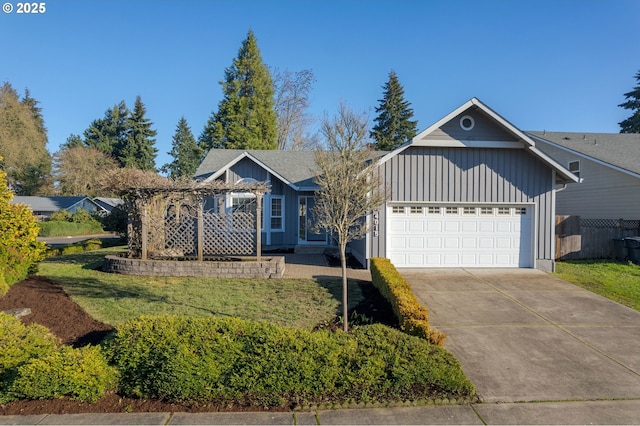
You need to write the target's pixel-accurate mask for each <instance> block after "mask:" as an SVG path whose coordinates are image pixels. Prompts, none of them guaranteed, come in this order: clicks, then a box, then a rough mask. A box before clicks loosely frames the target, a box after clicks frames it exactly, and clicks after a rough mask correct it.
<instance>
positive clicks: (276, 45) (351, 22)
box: [0, 0, 640, 166]
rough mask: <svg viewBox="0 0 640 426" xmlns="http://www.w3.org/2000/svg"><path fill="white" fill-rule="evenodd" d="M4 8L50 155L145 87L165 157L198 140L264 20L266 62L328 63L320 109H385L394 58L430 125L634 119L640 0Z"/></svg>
mask: <svg viewBox="0 0 640 426" xmlns="http://www.w3.org/2000/svg"><path fill="white" fill-rule="evenodd" d="M0 2H1V3H7V2H8V3H11V5H12V6H13V9H14V10H13V12H12V13H8V14H7V13H0V40H1V42H2V49H1V51H0V82H5V81H8V82H9V83H11V84H12V86H13V87H14V88H15V89H17V90H18V91H19V92H20V93H23V92H24V89H25V88H27V87H28V88H29V89H30V91H31V95H32V96H33V97H34V98H36V99H37V100H39V101H40V103H41V104H40V106H41V107H42V110H43V115H44V118H45V122H46V125H47V128H48V135H49V145H48V148H49V151H50V152H52V153H53V152H55V151H56V150H57V149H58V147H59V145H60V144H61V143H63V142H64V141H65V140H66V138H67V137H68V136H69V135H70V134H71V133H76V134H82V132H83V131H84V130H85V129H86V128H87V127H88V126H89V124H90V123H91V121H93V120H94V119H96V118H102V117H103V116H104V113H105V111H106V110H107V109H108V108H110V107H112V106H113V105H114V104H116V103H118V102H119V101H120V100H124V101H125V102H126V103H127V105H128V106H130V107H133V103H134V101H135V98H136V96H137V95H140V96H141V97H142V101H143V102H144V103H145V105H146V107H147V116H148V117H149V118H150V119H151V120H152V121H153V123H154V128H155V129H156V130H157V132H158V135H157V141H156V147H157V148H158V150H159V153H158V157H157V159H156V163H157V165H158V166H161V165H162V164H164V163H166V162H168V161H170V157H169V156H168V154H167V152H168V151H169V150H170V149H171V138H172V136H173V134H174V132H175V128H176V125H177V123H178V120H179V119H180V117H181V116H184V117H185V118H186V119H187V121H188V122H189V124H190V126H191V129H192V131H193V133H194V135H195V136H196V137H197V136H198V135H199V134H200V132H201V131H202V129H203V127H204V124H205V122H206V121H207V119H208V118H209V116H210V115H211V113H212V112H213V111H216V110H217V107H218V103H219V101H220V99H221V98H222V89H221V87H220V84H219V81H220V80H221V79H222V78H223V74H224V70H225V68H227V67H229V66H230V65H231V63H232V60H233V58H235V57H236V56H237V53H238V49H239V47H240V44H241V42H242V40H244V39H245V38H246V35H247V31H248V30H249V29H251V30H253V32H254V34H255V35H256V38H257V40H258V46H259V47H260V50H261V52H262V57H263V60H264V62H265V63H266V64H267V65H268V66H270V67H277V68H279V69H281V70H290V71H298V70H302V69H311V70H313V72H314V74H315V77H316V83H315V85H314V88H313V91H312V93H311V104H312V105H311V110H310V112H311V114H313V115H314V116H316V117H318V118H319V117H321V116H322V115H323V114H324V113H325V112H326V113H328V114H329V115H333V114H334V113H335V111H336V109H337V107H338V105H339V103H340V101H341V100H344V101H345V102H346V103H347V105H348V106H350V107H351V108H352V109H353V110H355V111H356V112H363V113H366V114H367V115H368V116H369V118H370V120H371V121H372V120H373V119H374V118H375V111H374V108H375V107H376V106H377V105H378V100H379V99H380V98H381V97H382V85H383V84H384V83H385V82H386V81H387V79H388V74H389V72H390V71H391V70H392V69H393V70H395V71H396V73H397V74H398V77H399V80H400V83H401V84H402V85H403V86H404V88H405V98H406V100H408V101H409V102H410V103H411V105H412V107H413V110H414V118H415V119H417V120H418V128H419V130H422V129H425V128H426V127H428V126H429V125H430V124H432V123H434V122H435V121H437V120H439V119H440V118H442V117H443V116H445V115H446V114H448V113H449V112H451V111H452V110H453V109H455V108H457V107H458V106H460V105H461V104H462V103H464V102H466V101H467V100H469V99H470V98H472V97H478V98H479V99H480V100H482V101H483V102H484V103H486V104H487V105H488V106H489V107H491V108H492V109H494V110H495V111H496V112H498V113H499V114H501V115H502V116H503V117H505V118H506V119H507V120H509V121H510V122H511V123H513V124H514V125H515V126H517V127H519V128H520V129H523V130H548V131H576V132H580V131H584V132H615V133H617V132H618V131H619V126H618V122H620V121H622V120H624V119H625V118H627V117H628V116H630V115H631V113H630V111H628V110H624V109H622V108H619V107H618V106H617V105H618V104H620V103H622V102H623V101H624V96H623V94H624V93H626V92H628V91H630V90H631V89H632V88H633V87H634V86H635V85H636V81H635V79H634V75H635V74H636V72H638V70H640V55H639V53H640V37H639V36H638V19H639V18H640V1H637V0H598V1H595V0H550V1H547V0H495V1H490V0H475V1H472V0H466V1H462V0H446V1H445V0H441V1H436V0H421V1H411V0H399V1H376V0H369V1H365V0H359V1H355V0H341V1H329V0H298V1H275V0H273V1H267V0H260V1H244V0H238V1H231V0H216V1H212V0H208V1H207V0H199V1H189V0H163V1H151V0H147V1H142V0H128V1H111V0H109V1H107V0H91V1H86V0H85V1H81V0H49V1H45V2H44V3H45V6H46V12H45V13H43V14H40V15H35V14H29V15H26V14H17V13H16V9H17V3H18V2H17V1H14V0H2V1H0Z"/></svg>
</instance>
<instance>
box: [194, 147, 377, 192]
mask: <svg viewBox="0 0 640 426" xmlns="http://www.w3.org/2000/svg"><path fill="white" fill-rule="evenodd" d="M383 154H386V151H385V152H382V151H373V155H374V157H379V156H381V155H383ZM315 155H316V154H315V151H289V150H242V149H212V150H211V151H209V153H208V154H207V156H206V157H205V159H204V161H203V162H202V164H200V166H199V167H198V169H197V170H196V173H195V175H194V178H195V179H202V180H205V181H207V180H212V179H217V178H219V177H221V176H222V175H223V174H224V172H225V171H226V170H228V169H229V168H230V167H232V166H233V165H234V164H236V163H238V162H239V161H240V160H242V159H244V158H248V159H250V160H252V161H253V162H255V163H256V164H258V165H259V166H260V167H262V168H263V169H265V170H267V171H268V172H269V173H271V175H273V176H275V177H277V178H278V179H280V180H281V181H282V182H284V183H285V184H287V185H289V186H290V187H291V188H293V189H295V190H296V191H303V190H311V191H312V190H315V189H317V185H316V184H315V182H314V181H313V179H314V178H315V177H316V176H317V175H318V173H319V170H318V166H317V164H316V157H315Z"/></svg>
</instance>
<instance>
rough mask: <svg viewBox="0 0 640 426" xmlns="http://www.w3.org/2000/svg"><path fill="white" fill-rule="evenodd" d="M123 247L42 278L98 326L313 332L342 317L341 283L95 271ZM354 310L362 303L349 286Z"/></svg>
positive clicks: (76, 257)
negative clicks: (175, 320)
mask: <svg viewBox="0 0 640 426" xmlns="http://www.w3.org/2000/svg"><path fill="white" fill-rule="evenodd" d="M122 250H123V248H122V247H119V248H118V247H116V248H108V249H102V250H97V251H91V252H86V253H79V254H70V255H65V256H59V257H53V258H49V259H47V260H45V261H44V262H43V263H41V264H40V267H39V274H40V275H43V276H45V277H48V278H51V279H52V280H54V281H55V282H57V283H59V284H61V285H62V287H63V288H64V290H65V291H66V292H67V294H68V295H69V296H70V297H71V298H72V299H73V301H75V302H76V303H77V304H78V305H80V306H81V307H82V308H83V309H84V310H85V311H86V312H87V313H88V314H89V315H91V316H92V317H93V318H95V319H96V320H98V321H102V322H104V323H107V324H111V325H114V326H115V325H117V324H119V323H122V322H125V321H128V320H131V319H133V318H136V317H138V316H140V315H159V314H171V315H186V316H211V315H217V316H223V317H239V318H243V319H248V320H266V321H269V322H273V323H275V324H278V325H282V326H288V327H295V328H302V329H307V330H311V329H312V328H313V327H314V326H316V325H318V324H319V323H322V322H327V321H330V320H332V319H333V318H334V317H335V316H336V315H337V314H338V312H339V309H340V301H341V300H342V289H341V283H340V282H339V280H314V279H279V280H273V279H271V280H269V279H243V280H239V279H218V278H174V277H139V276H130V275H117V274H108V273H104V272H101V271H98V270H96V268H98V267H99V266H100V265H102V261H103V259H104V256H105V255H106V254H111V253H115V252H118V251H122ZM349 288H350V290H349V293H350V294H349V305H350V308H351V307H354V306H356V305H357V304H358V303H360V302H361V301H362V299H363V296H362V292H361V291H360V287H359V286H357V285H351V286H349Z"/></svg>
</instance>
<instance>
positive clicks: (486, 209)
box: [480, 207, 493, 215]
mask: <svg viewBox="0 0 640 426" xmlns="http://www.w3.org/2000/svg"><path fill="white" fill-rule="evenodd" d="M480 214H490V215H492V214H493V207H480Z"/></svg>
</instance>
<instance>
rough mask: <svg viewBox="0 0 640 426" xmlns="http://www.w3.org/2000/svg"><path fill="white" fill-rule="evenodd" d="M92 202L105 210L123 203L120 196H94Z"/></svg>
mask: <svg viewBox="0 0 640 426" xmlns="http://www.w3.org/2000/svg"><path fill="white" fill-rule="evenodd" d="M93 202H94V203H96V204H97V205H99V206H100V207H102V208H103V209H105V210H108V211H111V210H112V209H113V208H114V207H116V206H119V205H120V204H122V203H124V200H123V199H122V198H108V197H95V198H94V199H93Z"/></svg>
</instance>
